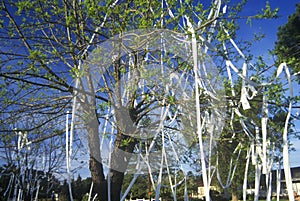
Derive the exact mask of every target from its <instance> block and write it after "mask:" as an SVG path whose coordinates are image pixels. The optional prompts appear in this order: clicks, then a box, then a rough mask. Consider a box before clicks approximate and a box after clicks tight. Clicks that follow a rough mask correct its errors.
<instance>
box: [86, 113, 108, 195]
mask: <svg viewBox="0 0 300 201" xmlns="http://www.w3.org/2000/svg"><path fill="white" fill-rule="evenodd" d="M98 127H99V122H98V120H97V119H96V118H94V119H91V120H90V122H88V124H87V131H88V144H89V150H90V161H89V168H90V172H91V177H92V181H93V183H94V188H93V193H97V194H98V196H97V197H98V198H99V199H100V201H106V200H107V182H106V180H105V176H104V172H103V165H102V158H101V152H100V138H99V133H98Z"/></svg>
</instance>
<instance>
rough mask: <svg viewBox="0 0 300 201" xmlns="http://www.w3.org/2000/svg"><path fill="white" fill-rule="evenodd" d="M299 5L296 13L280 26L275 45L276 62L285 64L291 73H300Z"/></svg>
mask: <svg viewBox="0 0 300 201" xmlns="http://www.w3.org/2000/svg"><path fill="white" fill-rule="evenodd" d="M299 16H300V4H299V3H298V4H296V12H295V13H294V14H292V15H290V16H289V18H288V22H287V23H286V24H285V25H283V26H280V27H279V28H278V32H277V41H276V43H275V55H276V56H277V62H278V63H281V62H286V63H287V64H288V65H289V66H290V67H291V68H292V69H293V73H294V74H297V75H299V72H300V59H299V58H300V56H299V54H300V53H299V52H300V37H299V36H300V18H299Z"/></svg>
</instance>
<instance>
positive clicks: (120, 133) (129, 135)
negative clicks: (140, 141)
mask: <svg viewBox="0 0 300 201" xmlns="http://www.w3.org/2000/svg"><path fill="white" fill-rule="evenodd" d="M133 114H134V112H133V110H128V109H127V108H120V109H118V110H116V120H117V123H118V124H117V129H118V130H117V138H116V141H115V144H114V150H113V153H112V156H111V167H110V168H111V170H110V177H111V201H120V198H121V197H120V195H121V190H122V185H123V181H124V174H125V172H126V170H127V167H128V164H129V161H130V158H131V155H132V153H133V151H134V146H135V145H136V143H137V140H136V138H135V137H134V135H133V134H134V132H135V131H136V129H135V126H134V123H135V121H136V116H135V115H133Z"/></svg>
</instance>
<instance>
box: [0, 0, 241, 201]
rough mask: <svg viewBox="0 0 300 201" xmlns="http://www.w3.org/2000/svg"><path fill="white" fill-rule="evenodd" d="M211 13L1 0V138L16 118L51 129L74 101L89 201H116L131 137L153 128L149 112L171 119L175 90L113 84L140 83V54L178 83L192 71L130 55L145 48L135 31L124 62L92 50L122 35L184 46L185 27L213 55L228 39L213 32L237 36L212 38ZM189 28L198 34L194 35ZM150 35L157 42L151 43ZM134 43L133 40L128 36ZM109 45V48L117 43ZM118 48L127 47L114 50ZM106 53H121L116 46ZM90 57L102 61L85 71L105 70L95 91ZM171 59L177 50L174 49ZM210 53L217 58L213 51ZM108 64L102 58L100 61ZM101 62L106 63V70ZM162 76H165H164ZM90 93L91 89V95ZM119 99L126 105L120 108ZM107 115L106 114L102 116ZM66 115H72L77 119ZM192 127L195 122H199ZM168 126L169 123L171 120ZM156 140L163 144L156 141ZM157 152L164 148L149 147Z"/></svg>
mask: <svg viewBox="0 0 300 201" xmlns="http://www.w3.org/2000/svg"><path fill="white" fill-rule="evenodd" d="M220 7H221V5H218V6H216V5H212V8H211V14H208V13H207V12H205V9H204V6H203V5H202V4H201V3H195V2H193V1H184V2H182V3H181V2H177V1H172V2H165V3H163V4H161V3H160V2H157V1H149V2H146V1H145V2H144V1H142V2H141V1H130V2H125V3H124V2H118V1H115V2H111V1H110V2H102V1H75V0H73V1H71V0H70V1H62V2H60V1H47V0H35V1H29V0H24V1H18V2H15V1H10V0H6V1H5V0H2V1H1V11H0V15H1V17H2V19H3V20H2V26H1V37H0V39H1V41H0V42H1V47H2V50H1V52H0V54H1V55H0V58H1V72H0V77H1V80H0V84H1V85H2V86H3V87H2V88H1V95H2V96H1V102H2V103H3V104H2V108H1V109H2V110H1V111H5V112H2V113H1V126H2V127H3V128H2V133H3V134H5V135H7V134H8V133H11V132H13V131H12V129H11V125H14V123H15V122H21V121H22V120H23V119H22V118H23V117H24V114H26V115H29V116H30V117H31V118H32V119H40V120H41V121H33V124H32V125H30V128H26V129H25V130H31V131H32V130H33V131H36V130H39V129H40V128H41V127H44V128H49V127H51V126H52V125H53V122H54V121H58V122H65V118H64V117H65V115H66V114H67V112H68V111H71V110H72V105H73V106H74V105H75V104H72V103H73V102H72V100H73V101H74V102H75V100H77V102H79V103H80V110H81V111H80V112H81V113H80V115H78V116H76V118H80V119H81V120H83V125H81V126H82V127H84V129H82V127H81V129H80V127H77V128H78V130H76V131H75V132H77V133H81V131H82V133H83V132H84V131H83V130H85V131H87V132H86V136H85V137H86V138H84V139H82V140H86V141H85V142H86V144H87V147H88V150H89V155H90V158H89V168H90V171H91V176H92V180H93V183H94V193H97V194H98V198H99V199H100V200H107V194H108V193H107V192H108V189H109V188H108V187H110V192H111V195H110V196H111V200H112V201H119V200H120V192H121V189H122V184H123V181H124V174H125V171H126V170H127V167H128V165H130V164H129V161H130V156H131V155H130V154H131V153H133V152H138V150H137V145H139V140H138V139H136V138H135V137H134V136H131V135H130V134H132V133H135V132H136V131H138V129H137V127H138V126H141V127H142V126H144V125H146V124H148V123H150V124H156V125H157V122H155V118H153V119H151V118H149V116H150V115H149V114H150V113H151V112H152V111H155V109H156V108H158V107H165V106H168V107H169V108H170V113H169V114H171V116H172V115H173V114H175V113H176V112H177V111H176V107H177V106H176V105H177V102H176V101H178V100H177V99H178V96H176V95H174V94H172V93H170V92H174V91H172V90H169V91H167V90H165V89H164V88H162V87H160V85H158V84H157V83H154V84H153V83H152V84H153V85H149V86H147V87H145V88H142V89H143V90H137V88H135V87H136V86H137V85H138V81H136V80H133V81H132V83H133V87H132V86H131V85H122V84H120V83H122V81H123V80H124V78H126V76H127V75H128V74H130V73H136V74H143V70H144V69H143V68H142V67H143V64H144V62H145V61H146V59H149V58H148V56H149V55H151V56H152V59H153V60H154V61H155V62H156V63H155V62H154V61H152V62H153V63H151V64H157V63H159V62H160V64H163V65H166V66H167V67H168V69H171V70H178V72H180V73H181V74H180V75H185V76H186V74H184V73H185V72H191V71H192V70H191V68H192V67H191V66H192V65H191V64H190V63H188V62H186V61H187V58H188V57H187V58H180V57H179V56H178V55H179V54H180V53H177V52H175V53H174V52H173V53H172V52H171V54H169V55H167V53H166V52H164V53H162V51H159V50H157V49H151V48H150V49H147V48H145V49H142V50H140V49H138V51H136V49H134V48H133V49H130V45H132V46H133V47H137V46H138V45H139V42H140V43H142V42H144V41H146V42H147V40H145V39H144V38H146V36H147V35H143V33H144V32H139V33H140V34H141V35H142V37H141V38H142V39H144V40H142V41H137V42H136V41H130V42H128V43H129V45H128V47H129V48H127V47H126V48H127V49H126V50H127V52H126V54H125V55H122V54H121V55H120V54H111V52H105V51H104V52H101V51H103V49H102V50H101V49H97V48H96V47H97V45H99V44H102V43H103V41H105V40H106V39H108V38H111V37H114V38H113V39H114V40H115V41H119V39H120V40H122V39H124V40H125V41H126V39H127V38H126V37H127V36H128V35H129V36H131V35H130V34H128V35H126V34H127V33H128V31H129V30H135V29H141V28H153V27H156V28H167V29H170V30H172V31H180V32H183V33H184V34H186V35H187V37H186V38H188V37H191V35H190V31H191V30H192V27H188V26H186V23H187V20H189V23H191V24H192V26H194V27H195V29H196V30H197V31H198V32H199V33H198V32H197V33H196V35H197V37H199V35H201V38H202V39H200V38H199V39H198V40H199V42H200V43H201V44H204V45H205V44H208V42H207V41H214V39H216V40H215V41H216V42H215V43H219V42H218V41H220V43H219V45H220V46H221V45H222V43H223V42H224V41H226V40H228V39H229V37H231V36H234V34H232V35H230V34H227V33H226V32H224V31H222V30H223V27H228V29H229V30H230V31H232V33H234V30H235V28H236V27H235V26H234V25H235V23H234V21H227V20H222V23H221V25H222V26H218V30H216V29H215V27H216V26H217V25H216V21H217V20H218V17H219V15H223V14H221V13H220ZM233 10H234V8H233ZM234 16H235V15H233V18H234ZM229 17H232V15H229ZM198 22H199V24H200V25H199V26H198V27H197V26H196V25H197V24H198ZM182 27H183V28H182ZM188 28H189V30H187V29H188ZM158 33H160V32H158ZM168 33H171V32H168ZM123 34H125V36H124V35H123ZM134 34H135V33H133V34H132V35H134ZM202 35H203V37H204V38H203V37H202ZM155 36H156V37H160V34H156V35H155ZM143 37H144V38H143ZM164 37H168V36H164ZM182 38H183V37H182ZM116 39H118V40H116ZM129 39H132V38H129ZM133 39H137V40H138V39H139V38H138V37H135V36H133ZM135 43H136V44H135ZM110 44H111V45H114V44H116V45H118V42H115V43H110ZM124 44H126V43H122V44H121V45H124ZM119 45H120V44H119ZM115 48H116V49H117V48H121V46H116V47H115ZM161 48H163V47H162V46H161ZM205 49H207V46H205ZM93 50H95V51H96V52H97V51H99V52H98V53H99V55H103V57H100V58H94V60H92V62H98V63H96V64H99V63H100V64H107V66H106V67H105V68H104V69H105V71H103V72H101V73H102V76H101V77H100V78H101V82H100V83H99V80H98V83H95V82H94V80H92V78H93V76H94V73H95V74H96V73H97V72H94V71H91V68H92V66H91V65H93V63H90V64H91V65H89V62H90V61H91V60H90V55H93V54H92V53H91V52H92V51H93ZM104 50H105V48H104ZM106 50H107V49H106ZM173 50H176V49H175V48H173ZM186 52H189V51H186ZM113 53H116V52H113ZM218 53H221V55H224V52H222V51H221V52H218ZM222 53H223V54H222ZM176 54H177V55H176ZM166 55H167V56H166ZM163 56H166V58H163ZM112 57H113V58H112ZM107 58H110V59H108V60H105V59H107ZM107 61H108V63H105V62H107ZM158 61H159V62H158ZM155 73H157V72H155V71H154V72H148V71H146V73H145V74H143V76H145V77H143V79H146V78H147V79H148V80H149V78H150V80H151V78H152V80H155V78H157V77H155ZM98 74H99V72H98ZM191 74H192V73H191ZM169 75H170V76H171V75H172V74H171V73H169V74H167V76H169ZM210 76H211V75H210ZM191 77H192V76H190V77H188V76H187V78H189V79H187V80H192V79H193V78H191ZM138 78H139V77H138ZM74 80H75V81H74ZM125 81H126V80H125ZM162 81H164V80H162ZM175 83H176V82H175ZM134 84H135V85H134ZM124 86H125V87H124ZM96 87H97V90H95V88H96ZM126 87H128V88H126ZM130 87H132V88H130ZM191 88H192V87H191ZM82 89H85V90H87V92H88V93H80V96H77V95H78V94H79V92H82V91H81V90H82ZM129 89H130V90H129ZM123 94H125V95H126V96H125V97H127V99H126V100H125V101H124V99H123V98H124V97H123V96H122V95H123ZM201 95H202V96H201V97H199V98H201V101H202V103H203V105H205V104H206V103H207V102H205V101H208V100H209V96H207V94H205V93H202V94H201ZM196 98H197V99H198V97H196ZM124 102H126V103H125V104H124ZM83 103H84V104H83ZM204 108H205V107H204ZM111 110H113V113H110V112H107V111H111ZM74 111H75V110H73V113H72V114H74V115H76V114H75V113H74ZM151 114H152V113H151ZM107 116H108V117H107ZM106 118H109V123H110V127H111V128H114V129H115V130H114V132H112V133H110V134H109V135H110V136H109V138H107V139H109V140H111V141H112V142H113V151H112V153H111V158H110V159H111V167H114V168H111V169H110V172H109V174H108V175H105V169H104V166H103V162H104V158H102V154H103V153H101V150H100V149H99V147H100V139H99V138H100V137H99V126H100V125H101V123H103V121H101V120H103V119H106ZM201 118H203V119H204V116H201ZM149 119H150V120H149ZM73 120H74V119H73ZM175 120H176V123H178V122H179V120H178V119H175ZM167 121H169V122H171V121H172V120H171V118H170V119H167ZM111 122H113V123H111ZM22 129H23V128H22ZM166 129H169V130H168V133H167V132H166V133H167V134H168V135H169V136H172V134H173V133H172V132H175V131H174V130H175V129H174V128H173V129H172V128H166ZM23 130H24V129H23ZM71 130H72V129H71ZM65 132H68V130H66V129H65V127H64V126H56V132H53V134H49V135H47V134H45V135H43V136H41V137H38V138H37V139H36V141H39V140H45V139H48V138H52V137H54V136H59V135H61V134H63V133H65ZM190 132H191V133H193V137H194V134H195V132H193V130H191V131H190ZM159 137H160V138H163V137H162V135H160V136H159ZM172 140H173V139H171V140H166V144H168V143H169V144H171V142H172ZM156 146H157V147H159V146H161V147H162V146H164V145H162V144H157V145H156ZM145 147H147V146H145ZM124 152H126V153H129V155H130V156H129V157H127V156H126V155H125V156H124V154H123V153H124ZM204 167H205V165H204ZM204 169H206V168H204ZM107 176H109V178H110V180H109V181H110V183H111V186H108V179H107V178H108V177H107Z"/></svg>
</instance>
